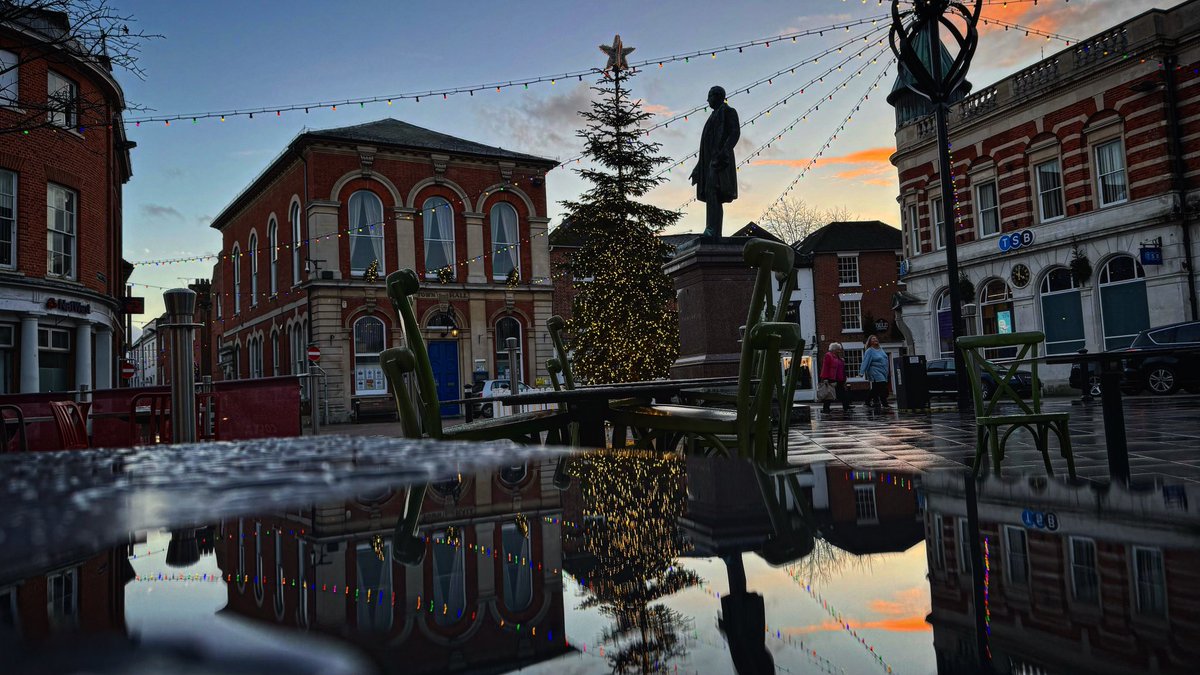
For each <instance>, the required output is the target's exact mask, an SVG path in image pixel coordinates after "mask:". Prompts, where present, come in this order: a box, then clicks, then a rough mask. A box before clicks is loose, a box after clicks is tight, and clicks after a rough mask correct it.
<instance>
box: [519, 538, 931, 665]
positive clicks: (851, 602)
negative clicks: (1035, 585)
mask: <svg viewBox="0 0 1200 675" xmlns="http://www.w3.org/2000/svg"><path fill="white" fill-rule="evenodd" d="M819 549H820V547H819ZM827 553H828V552H827ZM833 554H834V557H833V559H832V560H829V561H828V564H823V565H822V566H821V567H822V569H823V570H825V574H824V575H823V577H824V581H822V582H821V583H820V584H819V585H818V584H817V583H816V582H814V583H813V590H814V591H815V592H818V593H820V595H821V597H822V598H824V599H825V600H826V601H828V602H829V604H830V606H832V607H836V608H837V610H838V611H839V612H841V614H842V616H843V618H844V619H845V620H846V621H847V622H849V623H850V624H851V627H852V628H853V629H854V630H855V631H857V633H858V635H859V637H861V638H863V639H864V640H866V642H867V644H868V645H870V646H872V647H874V648H875V652H876V653H877V654H879V655H880V656H882V657H883V658H884V659H885V660H886V661H887V663H888V664H890V665H891V666H892V669H893V672H895V673H927V672H935V671H936V669H937V667H936V661H935V658H934V652H933V630H932V628H931V627H930V626H929V624H927V623H926V622H925V617H926V615H928V614H929V611H930V597H929V583H928V581H927V580H926V578H925V575H926V571H927V567H926V558H925V544H924V542H922V543H919V544H917V545H916V546H913V547H912V548H911V549H909V550H908V551H905V552H904V553H898V554H880V555H869V556H861V557H858V556H853V555H850V554H848V553H845V552H841V551H837V550H836V549H835V550H834V551H833ZM743 561H744V564H745V566H746V586H747V589H748V590H749V591H750V592H757V593H761V594H762V595H763V596H764V597H765V604H766V617H767V627H768V628H769V629H770V631H771V636H770V637H768V638H767V642H766V644H767V648H768V649H770V650H771V652H772V653H773V654H774V657H775V664H776V666H778V667H779V670H780V671H781V672H793V673H806V672H820V667H821V665H820V663H819V662H818V661H816V660H814V659H812V658H811V657H809V656H806V655H805V653H804V652H803V651H802V650H801V647H800V640H803V641H804V644H805V646H806V647H807V648H808V649H812V650H816V652H817V655H818V656H820V657H822V658H823V659H827V660H828V661H829V662H832V663H833V665H834V667H835V668H841V669H842V670H843V671H844V672H846V673H872V672H876V673H883V672H885V671H884V669H883V667H882V666H880V665H879V664H878V662H877V661H876V660H875V659H874V658H873V657H872V656H871V654H870V653H869V652H868V651H867V649H866V648H865V647H863V646H862V644H861V643H859V642H858V640H857V639H855V638H854V636H853V635H851V634H850V633H848V632H847V631H845V630H844V629H842V628H841V627H839V625H838V624H837V622H836V621H834V620H833V619H832V618H831V617H830V615H829V613H828V612H826V611H825V609H824V608H822V607H821V605H819V604H818V603H817V601H816V600H814V599H813V598H812V597H810V596H809V594H808V593H807V592H806V591H805V590H804V589H803V588H801V587H800V586H799V585H798V584H797V583H796V582H795V581H793V580H792V577H791V576H789V570H788V568H787V567H778V568H775V567H771V566H770V565H768V564H767V563H765V562H764V561H763V560H762V559H761V558H759V557H758V556H756V555H754V554H752V553H747V554H745V555H744V556H743ZM681 565H682V566H683V567H686V568H689V569H692V570H694V571H696V572H697V573H698V574H699V575H700V576H701V578H702V579H704V583H703V584H702V585H701V586H698V587H693V588H689V589H687V590H684V591H681V592H679V593H677V594H675V595H673V596H671V597H669V598H667V599H666V603H667V605H668V606H669V607H671V608H673V609H675V610H678V611H679V612H681V613H682V614H683V615H684V616H685V617H691V618H692V619H694V626H695V633H694V634H693V636H694V637H693V638H692V639H691V640H690V642H689V644H688V650H687V651H688V654H687V656H686V657H685V658H684V659H682V660H680V661H678V662H677V663H672V664H669V667H668V669H667V670H668V672H671V671H673V670H674V666H675V665H678V666H679V671H680V672H702V673H726V672H728V673H732V672H734V670H733V662H732V660H731V659H730V656H729V651H728V648H727V646H726V644H725V638H724V636H723V635H722V634H721V631H720V630H719V629H718V628H717V616H718V614H719V613H720V607H721V601H720V600H719V599H718V597H717V594H718V593H720V594H722V595H723V594H725V593H726V592H727V591H728V582H727V577H726V572H725V564H724V563H723V562H722V561H721V560H720V559H716V558H700V559H685V560H682V561H681ZM563 585H564V594H565V600H564V604H565V606H566V608H567V615H566V629H567V637H568V638H569V639H570V640H571V642H572V644H573V646H574V647H575V648H576V649H577V650H580V651H582V649H583V648H584V646H585V645H586V647H587V652H588V655H587V656H584V655H583V654H582V653H579V654H574V655H571V656H567V657H564V658H562V659H558V660H555V661H550V662H548V663H545V664H542V665H540V666H539V667H536V668H532V669H529V670H532V671H533V672H543V673H551V672H553V673H585V672H587V673H590V672H608V670H609V668H608V664H607V662H606V661H605V660H603V659H601V658H599V655H598V648H597V647H595V646H594V645H593V642H594V641H595V640H596V639H597V637H598V636H599V635H600V633H601V631H602V630H603V629H604V627H605V626H606V625H608V623H609V619H608V618H607V617H605V616H604V615H602V614H601V613H600V612H599V611H597V610H588V611H581V610H578V609H576V608H577V607H578V606H579V603H580V601H581V600H582V599H583V598H584V597H585V593H584V592H583V591H582V590H581V589H580V588H579V586H578V584H575V583H573V582H572V581H571V580H570V577H564V583H563ZM777 631H778V634H779V636H780V637H778V638H777V637H775V635H776V632H777Z"/></svg>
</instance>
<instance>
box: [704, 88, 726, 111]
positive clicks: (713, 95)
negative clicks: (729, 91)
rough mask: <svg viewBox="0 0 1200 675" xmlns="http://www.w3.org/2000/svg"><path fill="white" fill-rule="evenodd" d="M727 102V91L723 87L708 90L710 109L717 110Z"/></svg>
mask: <svg viewBox="0 0 1200 675" xmlns="http://www.w3.org/2000/svg"><path fill="white" fill-rule="evenodd" d="M724 102H725V89H724V88H723V87H713V88H712V89H709V90H708V107H709V108H712V109H713V110H716V109H717V108H719V107H721V104H722V103H724Z"/></svg>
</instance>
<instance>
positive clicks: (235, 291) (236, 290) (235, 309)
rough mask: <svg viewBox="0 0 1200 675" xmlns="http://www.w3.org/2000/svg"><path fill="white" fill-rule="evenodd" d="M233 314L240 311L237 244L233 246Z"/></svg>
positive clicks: (240, 274) (239, 259)
mask: <svg viewBox="0 0 1200 675" xmlns="http://www.w3.org/2000/svg"><path fill="white" fill-rule="evenodd" d="M230 256H231V257H232V258H233V313H234V314H237V313H238V312H241V311H242V251H241V249H240V248H238V245H237V244H234V245H233V253H231V254H230Z"/></svg>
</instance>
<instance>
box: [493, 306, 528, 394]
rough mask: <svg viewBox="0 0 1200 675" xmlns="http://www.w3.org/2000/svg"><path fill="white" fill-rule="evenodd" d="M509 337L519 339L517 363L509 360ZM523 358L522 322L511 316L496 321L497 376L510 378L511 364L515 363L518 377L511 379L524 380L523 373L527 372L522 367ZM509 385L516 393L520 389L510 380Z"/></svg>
mask: <svg viewBox="0 0 1200 675" xmlns="http://www.w3.org/2000/svg"><path fill="white" fill-rule="evenodd" d="M508 338H516V339H517V362H516V364H509V362H508ZM521 359H522V356H521V322H520V321H517V320H516V319H514V318H513V317H511V316H506V317H504V318H502V319H500V320H499V321H497V322H496V377H498V378H508V377H509V376H510V375H511V373H510V372H509V368H510V365H515V367H516V371H517V372H516V377H515V378H511V379H515V380H516V381H517V382H521V381H522V380H523V376H522V373H524V372H525V371H524V370H523V369H522V368H521ZM509 386H510V387H512V391H513V392H514V393H516V392H517V391H518V388H517V385H516V384H513V383H511V382H510V383H509Z"/></svg>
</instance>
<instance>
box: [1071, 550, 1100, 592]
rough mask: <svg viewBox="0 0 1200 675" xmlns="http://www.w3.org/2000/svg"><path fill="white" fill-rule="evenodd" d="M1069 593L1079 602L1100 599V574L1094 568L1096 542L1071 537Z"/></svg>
mask: <svg viewBox="0 0 1200 675" xmlns="http://www.w3.org/2000/svg"><path fill="white" fill-rule="evenodd" d="M1071 593H1072V595H1073V596H1074V597H1075V599H1076V600H1078V601H1079V602H1087V603H1091V604H1095V603H1096V602H1098V601H1099V600H1100V574H1099V572H1098V571H1097V569H1096V542H1094V541H1092V540H1091V539H1082V538H1079V537H1071Z"/></svg>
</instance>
